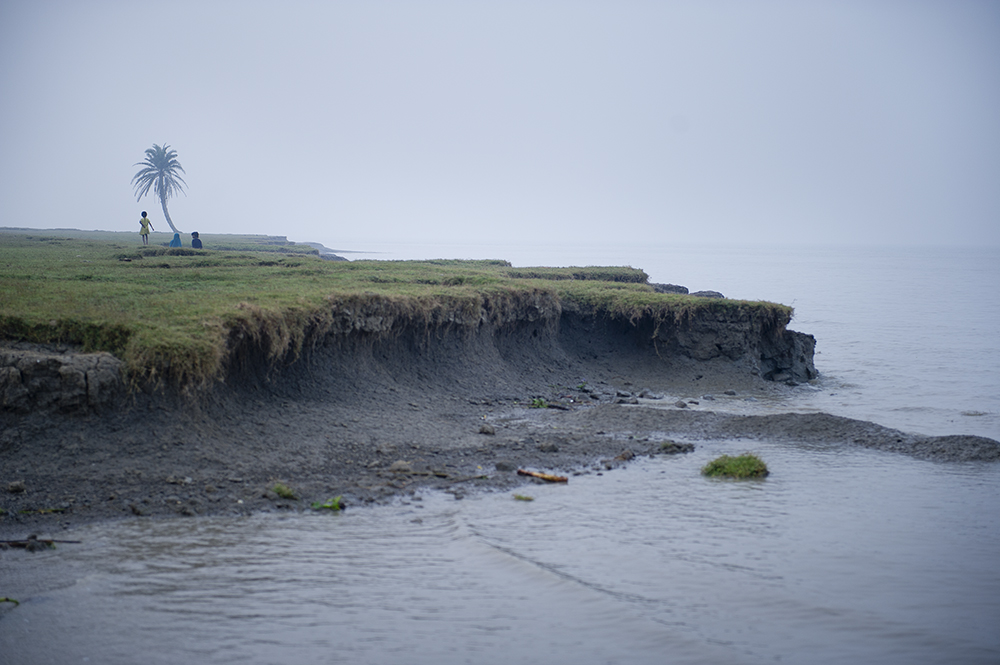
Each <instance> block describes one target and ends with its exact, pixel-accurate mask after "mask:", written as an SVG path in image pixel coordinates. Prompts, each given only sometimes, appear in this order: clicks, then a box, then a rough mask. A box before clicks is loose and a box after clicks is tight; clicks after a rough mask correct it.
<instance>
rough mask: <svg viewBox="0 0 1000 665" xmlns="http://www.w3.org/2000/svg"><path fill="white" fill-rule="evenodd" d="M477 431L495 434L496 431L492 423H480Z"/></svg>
mask: <svg viewBox="0 0 1000 665" xmlns="http://www.w3.org/2000/svg"><path fill="white" fill-rule="evenodd" d="M479 433H480V434H496V433H497V431H496V429H494V427H493V425H490V424H489V423H483V424H482V425H480V426H479Z"/></svg>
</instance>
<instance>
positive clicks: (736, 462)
mask: <svg viewBox="0 0 1000 665" xmlns="http://www.w3.org/2000/svg"><path fill="white" fill-rule="evenodd" d="M701 472H702V474H703V475H706V476H708V477H710V478H720V477H721V478H738V479H742V478H766V477H767V475H768V474H769V473H770V471H768V470H767V465H766V464H764V461H763V460H761V459H760V458H759V457H757V456H756V455H753V454H751V453H744V454H743V455H738V456H735V457H734V456H730V455H723V456H722V457H717V458H716V459H714V460H712V461H711V462H709V463H708V464H706V465H705V466H704V467H703V468H702V470H701Z"/></svg>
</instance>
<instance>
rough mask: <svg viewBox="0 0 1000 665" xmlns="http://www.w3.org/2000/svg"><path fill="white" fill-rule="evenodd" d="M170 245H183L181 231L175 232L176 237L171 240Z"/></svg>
mask: <svg viewBox="0 0 1000 665" xmlns="http://www.w3.org/2000/svg"><path fill="white" fill-rule="evenodd" d="M170 246H171V247H180V246H181V234H180V233H175V234H174V239H173V240H171V241H170Z"/></svg>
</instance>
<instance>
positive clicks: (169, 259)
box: [0, 229, 791, 384]
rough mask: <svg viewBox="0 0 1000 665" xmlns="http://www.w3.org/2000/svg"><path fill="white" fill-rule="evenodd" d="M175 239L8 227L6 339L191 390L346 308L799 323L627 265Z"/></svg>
mask: <svg viewBox="0 0 1000 665" xmlns="http://www.w3.org/2000/svg"><path fill="white" fill-rule="evenodd" d="M171 237H172V234H169V233H154V234H152V235H151V238H150V244H149V246H148V247H143V246H142V245H141V244H140V242H139V238H138V234H137V233H116V232H104V231H75V230H47V231H35V230H28V229H0V339H7V340H19V341H29V342H36V343H67V344H73V345H79V346H81V347H82V348H83V349H84V350H86V351H108V352H110V353H112V354H114V355H116V356H118V357H119V358H122V359H123V360H124V361H125V362H126V365H127V367H128V369H129V372H130V374H131V376H132V378H133V379H135V380H152V381H160V380H167V381H171V382H175V383H178V384H192V383H205V382H210V381H212V380H215V379H218V378H221V377H222V373H223V372H224V371H225V360H226V354H227V352H228V340H229V337H230V334H231V333H232V332H233V331H234V330H238V331H241V332H243V333H245V334H249V335H251V336H253V337H255V338H257V339H258V340H259V341H260V343H261V346H262V348H263V349H264V350H266V352H267V353H268V355H269V356H270V357H271V358H272V359H278V358H281V357H285V356H287V355H288V354H295V353H298V352H299V351H300V349H301V347H302V344H303V343H304V342H305V340H306V339H307V337H308V336H309V335H310V334H316V333H317V332H319V333H320V334H322V333H323V332H324V331H328V330H331V329H332V328H333V326H334V319H335V315H339V316H340V317H341V319H342V318H343V316H344V315H345V313H346V314H350V313H351V312H362V311H365V312H368V314H373V315H377V316H383V317H384V316H393V317H399V316H402V317H408V318H411V319H414V320H416V321H417V322H420V321H423V322H424V323H425V324H427V325H441V324H443V323H444V322H447V321H455V320H458V319H460V320H465V321H477V320H479V317H480V315H481V313H482V312H483V311H486V313H487V315H488V316H497V317H501V316H505V315H509V314H510V313H511V312H512V311H513V312H516V311H517V308H518V307H521V306H524V304H525V303H528V302H532V303H537V302H544V301H546V299H548V301H550V302H554V301H555V299H558V300H559V301H560V302H562V303H565V304H572V305H574V306H576V307H579V308H586V309H588V310H591V311H596V312H599V313H607V314H609V315H615V316H623V317H627V318H631V319H633V320H634V319H637V318H639V317H651V318H652V319H653V320H654V321H662V320H667V319H672V320H681V319H683V318H684V317H686V316H690V315H692V313H695V312H701V311H705V310H711V311H725V312H727V313H729V314H733V315H747V314H749V315H750V316H754V317H763V319H764V320H765V321H767V322H768V323H769V324H770V325H777V326H783V325H785V324H786V323H787V322H788V320H789V319H790V317H791V309H790V308H789V307H786V306H784V305H776V304H773V303H766V302H745V301H733V300H719V299H705V298H695V297H691V296H684V295H672V294H658V293H655V292H654V291H653V289H652V287H650V286H649V285H648V284H647V283H646V281H647V276H646V274H645V273H644V272H643V271H641V270H638V269H634V268H630V267H585V268H513V267H511V266H510V264H509V263H508V262H506V261H503V260H493V261H487V260H483V261H455V260H437V261H351V262H348V261H326V260H323V259H321V258H320V257H319V254H318V251H317V250H316V249H314V248H312V247H309V246H308V245H302V244H295V243H289V242H287V241H286V240H285V239H284V238H281V237H275V236H236V235H202V239H203V241H204V243H205V249H201V250H194V249H191V248H189V247H188V248H180V249H170V248H168V247H166V246H165V245H166V243H167V242H168V241H169V239H170V238H171ZM505 312H506V314H505ZM456 317H457V319H456Z"/></svg>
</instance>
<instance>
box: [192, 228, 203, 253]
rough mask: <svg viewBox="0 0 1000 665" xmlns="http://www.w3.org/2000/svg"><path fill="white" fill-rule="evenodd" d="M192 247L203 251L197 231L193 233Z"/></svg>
mask: <svg viewBox="0 0 1000 665" xmlns="http://www.w3.org/2000/svg"><path fill="white" fill-rule="evenodd" d="M191 246H192V247H194V248H195V249H201V238H199V237H198V232H197V231H194V232H192V233H191Z"/></svg>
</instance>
